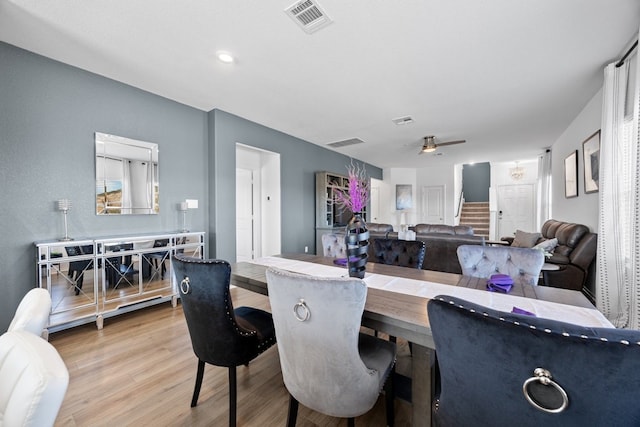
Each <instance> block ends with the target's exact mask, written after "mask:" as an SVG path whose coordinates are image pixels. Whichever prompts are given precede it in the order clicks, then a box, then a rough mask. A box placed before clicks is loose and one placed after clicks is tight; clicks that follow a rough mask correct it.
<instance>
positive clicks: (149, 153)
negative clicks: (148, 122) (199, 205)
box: [96, 132, 160, 215]
mask: <svg viewBox="0 0 640 427" xmlns="http://www.w3.org/2000/svg"><path fill="white" fill-rule="evenodd" d="M158 190H159V189H158V144H154V143H151V142H145V141H137V140H135V139H130V138H124V137H121V136H115V135H109V134H105V133H100V132H96V214H98V215H131V214H138V215H140V214H142V215H146V214H157V213H159V211H160V207H159V204H158V195H159V194H158Z"/></svg>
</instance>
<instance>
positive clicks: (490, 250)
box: [457, 245, 544, 285]
mask: <svg viewBox="0 0 640 427" xmlns="http://www.w3.org/2000/svg"><path fill="white" fill-rule="evenodd" d="M457 253H458V261H459V262H460V267H461V268H462V274H463V275H464V276H472V277H482V278H487V279H488V278H489V277H491V276H492V275H493V274H507V275H509V276H511V278H512V279H513V282H514V284H520V285H537V284H538V280H539V279H540V271H541V270H542V265H543V264H544V254H543V252H542V251H539V250H537V249H529V248H514V247H511V246H480V245H461V246H458V249H457Z"/></svg>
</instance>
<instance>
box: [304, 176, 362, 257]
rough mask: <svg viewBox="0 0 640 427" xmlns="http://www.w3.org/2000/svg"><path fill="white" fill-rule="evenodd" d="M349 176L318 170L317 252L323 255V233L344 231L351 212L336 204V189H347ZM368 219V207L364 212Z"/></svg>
mask: <svg viewBox="0 0 640 427" xmlns="http://www.w3.org/2000/svg"><path fill="white" fill-rule="evenodd" d="M348 187H349V178H348V177H346V176H344V175H339V174H335V173H331V172H316V254H318V255H322V235H323V234H325V233H333V232H338V233H339V232H343V231H344V228H345V226H346V222H347V221H348V219H349V218H350V217H351V212H341V211H339V208H337V206H336V202H335V191H336V190H341V191H346V190H347V189H348ZM362 215H363V218H364V219H365V221H366V218H367V216H366V215H367V213H366V209H365V211H364V212H363V213H362Z"/></svg>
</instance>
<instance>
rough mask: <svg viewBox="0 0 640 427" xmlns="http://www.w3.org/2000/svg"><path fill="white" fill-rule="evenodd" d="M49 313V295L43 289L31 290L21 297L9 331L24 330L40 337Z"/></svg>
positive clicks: (47, 321)
mask: <svg viewBox="0 0 640 427" xmlns="http://www.w3.org/2000/svg"><path fill="white" fill-rule="evenodd" d="M50 312H51V295H50V294H49V291H47V290H46V289H44V288H33V289H31V290H30V291H29V292H27V293H26V294H25V296H24V297H22V301H20V304H19V305H18V308H17V309H16V314H15V315H14V316H13V320H11V323H10V324H9V329H8V330H9V331H17V330H25V331H28V332H31V333H32V334H35V335H38V336H42V335H43V332H44V329H45V327H46V326H47V323H49V313H50Z"/></svg>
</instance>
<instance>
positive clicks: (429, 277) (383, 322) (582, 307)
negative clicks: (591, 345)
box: [231, 254, 613, 426]
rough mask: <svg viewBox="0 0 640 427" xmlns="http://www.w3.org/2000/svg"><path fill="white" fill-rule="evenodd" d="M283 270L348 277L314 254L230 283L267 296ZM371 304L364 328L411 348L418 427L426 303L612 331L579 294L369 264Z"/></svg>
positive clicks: (423, 403) (275, 260) (234, 274)
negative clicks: (438, 299)
mask: <svg viewBox="0 0 640 427" xmlns="http://www.w3.org/2000/svg"><path fill="white" fill-rule="evenodd" d="M269 267H273V268H279V269H283V270H288V271H293V272H297V273H303V274H310V275H314V276H321V277H348V271H347V268H346V267H345V266H340V265H337V263H336V259H334V258H328V257H323V256H318V255H310V254H282V255H278V256H270V257H263V258H258V259H256V260H253V261H250V262H236V263H234V264H232V270H231V284H232V285H235V286H238V287H240V288H244V289H248V290H250V291H254V292H258V293H261V294H264V295H268V286H267V280H266V275H265V272H266V270H267V268H269ZM363 280H364V281H365V283H366V284H367V299H366V302H365V307H364V313H363V317H362V325H363V326H365V327H368V328H371V329H373V330H375V331H379V332H383V333H386V334H388V335H390V336H395V337H401V338H403V339H405V340H407V341H409V342H410V343H412V345H411V379H410V383H411V385H410V388H411V392H410V396H411V398H410V400H411V405H412V407H411V413H412V425H413V426H429V425H431V415H432V414H431V409H432V401H433V398H434V392H435V384H436V381H435V375H434V374H435V371H434V368H435V353H434V351H435V344H434V341H433V336H432V333H431V329H430V326H429V318H428V313H427V302H428V301H429V300H430V299H432V298H434V297H435V296H437V295H450V296H455V297H458V298H462V299H465V300H468V301H472V302H475V303H478V304H481V305H484V306H487V307H490V308H493V309H498V310H502V311H511V310H512V309H513V308H516V307H517V308H519V309H522V310H525V311H528V312H530V313H533V314H534V315H536V316H539V317H545V318H550V319H554V320H560V321H565V322H569V323H574V324H580V325H583V326H591V327H613V325H611V323H610V322H609V321H608V320H607V319H606V318H605V317H604V316H603V315H602V313H600V312H599V311H598V310H597V309H596V308H595V307H594V306H593V304H591V302H590V301H589V300H588V299H587V298H586V297H585V296H584V295H583V294H582V293H581V292H579V291H573V290H567V289H559V288H552V287H546V286H529V285H518V284H515V285H514V287H513V288H512V289H511V291H510V292H509V293H508V294H503V293H499V292H488V291H487V288H486V285H487V279H486V278H479V277H470V276H463V275H459V274H453V273H445V272H439V271H431V270H421V269H413V268H407V267H399V266H393V265H386V264H379V263H372V262H369V263H367V264H366V270H365V277H364V279H363Z"/></svg>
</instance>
